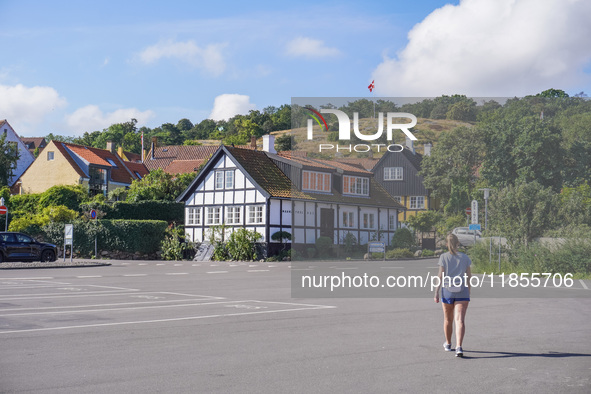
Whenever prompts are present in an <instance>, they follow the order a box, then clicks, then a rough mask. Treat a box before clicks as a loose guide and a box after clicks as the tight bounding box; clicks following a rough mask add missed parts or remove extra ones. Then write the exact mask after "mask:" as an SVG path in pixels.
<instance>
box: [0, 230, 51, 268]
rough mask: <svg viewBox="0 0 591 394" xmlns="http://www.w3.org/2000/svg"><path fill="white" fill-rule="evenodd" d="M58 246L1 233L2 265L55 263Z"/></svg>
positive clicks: (27, 236)
mask: <svg viewBox="0 0 591 394" xmlns="http://www.w3.org/2000/svg"><path fill="white" fill-rule="evenodd" d="M56 257H57V246H55V245H53V244H48V243H44V242H38V241H36V240H35V238H33V237H31V236H29V235H27V234H23V233H13V232H0V263H1V262H3V261H55V259H56Z"/></svg>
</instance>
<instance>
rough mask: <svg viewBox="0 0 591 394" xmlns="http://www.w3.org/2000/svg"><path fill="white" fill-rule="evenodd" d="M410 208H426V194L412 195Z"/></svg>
mask: <svg viewBox="0 0 591 394" xmlns="http://www.w3.org/2000/svg"><path fill="white" fill-rule="evenodd" d="M419 202H420V204H419ZM409 209H425V196H411V197H410V207H409Z"/></svg>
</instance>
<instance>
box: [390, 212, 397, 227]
mask: <svg viewBox="0 0 591 394" xmlns="http://www.w3.org/2000/svg"><path fill="white" fill-rule="evenodd" d="M397 216H398V214H396V213H391V214H390V215H389V216H388V228H389V229H390V230H396V222H397V220H396V219H397Z"/></svg>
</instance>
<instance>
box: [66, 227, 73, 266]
mask: <svg viewBox="0 0 591 394" xmlns="http://www.w3.org/2000/svg"><path fill="white" fill-rule="evenodd" d="M67 245H70V262H72V258H73V256H74V225H73V224H66V227H65V228H64V261H66V246H67Z"/></svg>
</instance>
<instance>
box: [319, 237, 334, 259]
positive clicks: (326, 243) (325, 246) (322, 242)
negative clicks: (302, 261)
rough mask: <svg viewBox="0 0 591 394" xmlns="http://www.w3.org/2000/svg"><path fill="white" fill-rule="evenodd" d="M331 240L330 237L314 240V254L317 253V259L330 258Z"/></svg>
mask: <svg viewBox="0 0 591 394" xmlns="http://www.w3.org/2000/svg"><path fill="white" fill-rule="evenodd" d="M332 246H333V242H332V238H330V237H319V238H318V239H317V240H316V252H317V253H318V257H327V256H330V253H331V251H332Z"/></svg>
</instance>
